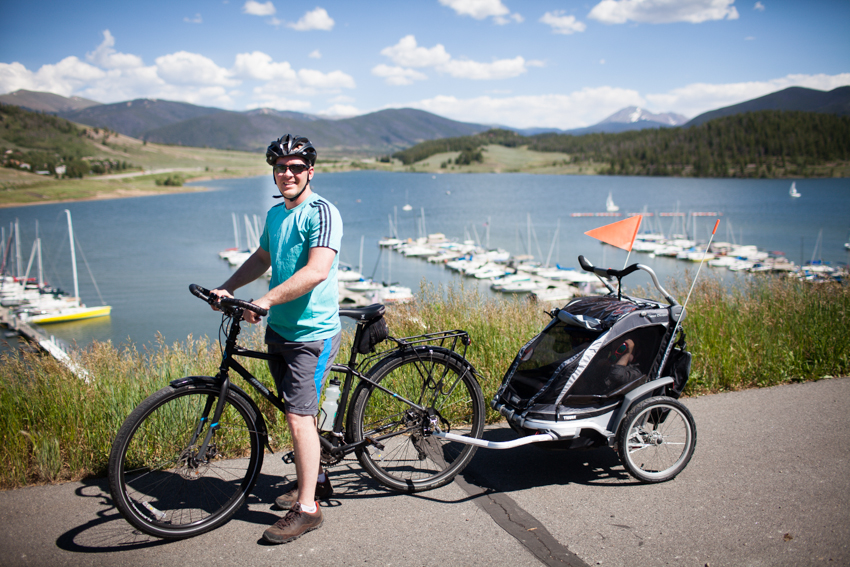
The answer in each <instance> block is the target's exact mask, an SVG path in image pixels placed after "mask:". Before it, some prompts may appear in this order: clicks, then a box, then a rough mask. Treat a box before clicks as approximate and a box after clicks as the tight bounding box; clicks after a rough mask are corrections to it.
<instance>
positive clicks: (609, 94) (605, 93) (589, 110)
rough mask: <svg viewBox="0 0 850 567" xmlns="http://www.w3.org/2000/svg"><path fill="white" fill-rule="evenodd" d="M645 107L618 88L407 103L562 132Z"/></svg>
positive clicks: (453, 115)
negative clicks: (624, 108) (622, 110)
mask: <svg viewBox="0 0 850 567" xmlns="http://www.w3.org/2000/svg"><path fill="white" fill-rule="evenodd" d="M645 105H646V101H645V100H644V99H643V97H641V96H640V94H639V93H638V92H637V91H634V90H630V89H620V88H614V87H598V88H585V89H582V90H580V91H577V92H574V93H571V94H568V95H562V94H548V95H523V96H512V97H504V98H495V97H490V96H481V97H476V98H471V99H459V98H457V97H453V96H437V97H434V98H430V99H426V100H421V101H417V102H409V103H405V104H404V106H406V107H411V108H419V109H421V110H426V111H428V112H433V113H435V114H439V115H441V116H445V117H447V118H452V119H454V120H461V121H464V122H478V123H481V124H505V125H509V126H514V127H518V128H530V127H534V126H548V127H554V128H561V129H569V128H581V127H583V126H590V125H591V124H595V123H597V122H599V121H600V120H602V119H604V118H605V117H606V116H610V115H611V114H613V113H614V112H616V111H618V110H620V109H622V108H623V107H626V106H645Z"/></svg>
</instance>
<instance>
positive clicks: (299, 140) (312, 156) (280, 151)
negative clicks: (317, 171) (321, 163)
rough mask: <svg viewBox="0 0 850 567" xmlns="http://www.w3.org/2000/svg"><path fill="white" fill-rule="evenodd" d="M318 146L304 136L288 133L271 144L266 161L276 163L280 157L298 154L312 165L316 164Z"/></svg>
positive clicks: (270, 163) (271, 163)
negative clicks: (315, 146)
mask: <svg viewBox="0 0 850 567" xmlns="http://www.w3.org/2000/svg"><path fill="white" fill-rule="evenodd" d="M317 155H318V154H317V153H316V148H314V147H313V144H312V143H310V140H308V139H307V138H305V137H304V136H298V135H290V134H286V135H285V136H281V137H280V138H278V139H277V140H275V141H274V142H272V143H271V144H269V149H267V150H266V162H267V163H268V164H269V165H274V164H275V162H276V161H277V159H278V158H281V157H285V156H298V157H300V158H302V159H303V160H304V161H306V162H307V163H308V164H310V165H311V166H313V165H315V164H316V156H317Z"/></svg>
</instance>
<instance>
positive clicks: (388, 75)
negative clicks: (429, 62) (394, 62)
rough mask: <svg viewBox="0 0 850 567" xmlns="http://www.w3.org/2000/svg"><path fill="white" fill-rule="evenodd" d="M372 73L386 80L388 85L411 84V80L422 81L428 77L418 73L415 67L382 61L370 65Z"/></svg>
mask: <svg viewBox="0 0 850 567" xmlns="http://www.w3.org/2000/svg"><path fill="white" fill-rule="evenodd" d="M372 74H373V75H375V76H376V77H381V78H383V79H384V80H386V82H387V84H388V85H394V86H404V85H412V84H413V81H424V80H425V79H427V78H428V75H425V74H424V73H420V72H419V71H417V70H416V69H405V68H404V67H394V66H390V65H384V64H383V63H381V64H380V65H376V66H375V67H372Z"/></svg>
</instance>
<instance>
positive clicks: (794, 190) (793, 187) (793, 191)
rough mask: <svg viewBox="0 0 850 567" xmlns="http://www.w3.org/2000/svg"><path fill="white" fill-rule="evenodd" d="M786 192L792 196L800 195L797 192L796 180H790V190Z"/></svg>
mask: <svg viewBox="0 0 850 567" xmlns="http://www.w3.org/2000/svg"><path fill="white" fill-rule="evenodd" d="M788 194H789V195H791V196H792V197H800V196H801V195H800V193H799V192H797V182H796V181H792V182H791V190H790V191H789V192H788Z"/></svg>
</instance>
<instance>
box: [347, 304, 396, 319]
mask: <svg viewBox="0 0 850 567" xmlns="http://www.w3.org/2000/svg"><path fill="white" fill-rule="evenodd" d="M384 310H385V307H384V306H383V305H381V304H380V303H373V304H372V305H369V306H368V307H355V308H352V309H340V310H339V316H340V317H351V318H352V319H355V320H357V321H371V320H372V319H377V318H379V317H381V316H383V314H384Z"/></svg>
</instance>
